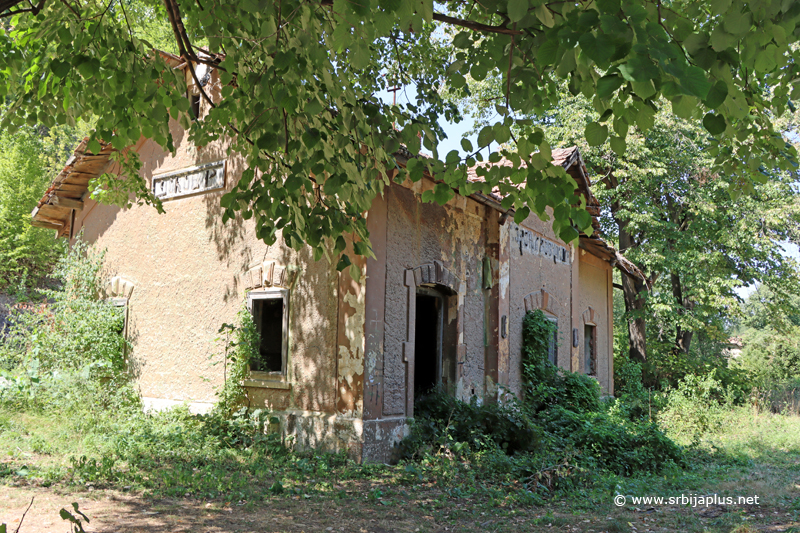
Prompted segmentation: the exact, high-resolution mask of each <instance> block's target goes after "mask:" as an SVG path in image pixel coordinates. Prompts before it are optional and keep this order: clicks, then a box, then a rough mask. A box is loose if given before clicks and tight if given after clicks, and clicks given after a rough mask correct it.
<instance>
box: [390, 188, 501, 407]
mask: <svg viewBox="0 0 800 533" xmlns="http://www.w3.org/2000/svg"><path fill="white" fill-rule="evenodd" d="M432 186H433V185H432V182H430V181H429V180H427V179H425V180H422V181H420V182H417V183H415V184H411V183H406V184H404V186H399V185H392V186H391V187H389V188H387V190H386V193H385V194H386V203H387V206H388V207H387V233H386V235H387V237H386V286H385V291H386V292H385V295H386V297H385V305H386V308H385V339H384V340H385V352H384V362H383V394H382V396H383V405H382V415H383V416H392V415H393V416H403V415H406V414H409V415H410V413H406V411H407V400H408V396H407V390H406V388H407V387H406V374H407V372H406V363H405V362H404V361H403V343H404V342H406V341H407V338H406V335H407V331H408V322H407V320H408V287H406V286H405V285H404V273H405V271H406V270H408V269H413V268H415V267H418V266H420V265H423V264H426V263H431V262H433V261H441V263H442V264H443V265H444V266H445V267H446V268H447V269H448V270H449V271H450V272H451V273H452V274H454V275H455V276H457V277H458V278H459V280H460V281H461V283H462V287H463V293H460V294H458V295H453V296H450V297H449V298H448V299H447V301H448V303H449V309H448V310H447V311H446V314H445V317H446V321H453V320H457V315H458V309H457V308H458V307H459V306H461V308H462V318H461V320H462V322H463V323H462V324H459V326H458V333H457V337H458V338H457V341H456V342H457V344H463V345H464V346H465V349H466V352H465V354H464V355H463V362H460V363H457V364H456V383H455V384H447V385H448V387H450V386H453V385H454V389H455V392H456V395H457V396H458V397H460V398H463V399H468V398H469V397H470V396H473V395H475V396H478V397H479V398H482V397H483V393H484V356H485V349H486V346H485V340H486V337H487V332H486V331H485V328H486V327H487V326H486V324H485V321H484V318H485V316H484V315H485V308H484V306H485V298H486V295H487V294H488V291H485V290H484V289H483V288H482V279H483V277H482V276H483V274H482V261H483V258H484V257H485V256H486V254H487V249H486V246H487V225H488V224H490V222H489V219H488V217H490V216H491V215H496V213H495V212H494V211H492V210H490V209H488V208H486V207H485V206H483V205H482V204H479V203H478V202H475V201H474V200H471V199H467V198H464V197H460V196H457V197H455V198H454V199H453V200H451V202H449V203H448V204H447V205H446V206H439V205H435V204H429V203H421V202H420V199H419V195H421V194H422V192H423V191H425V190H427V189H429V188H431V187H432ZM492 220H495V222H494V223H495V224H496V223H497V222H496V219H492ZM446 328H447V326H446ZM452 348H453V347H452V346H444V347H443V352H444V351H445V350H448V349H452ZM443 356H444V353H443ZM411 394H413V391H412V392H411Z"/></svg>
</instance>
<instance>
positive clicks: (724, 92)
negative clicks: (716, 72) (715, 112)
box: [703, 80, 728, 109]
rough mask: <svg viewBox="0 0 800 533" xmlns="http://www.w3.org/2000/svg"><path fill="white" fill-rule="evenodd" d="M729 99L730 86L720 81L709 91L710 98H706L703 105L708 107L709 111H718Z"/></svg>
mask: <svg viewBox="0 0 800 533" xmlns="http://www.w3.org/2000/svg"><path fill="white" fill-rule="evenodd" d="M727 97H728V84H727V83H725V82H724V81H721V80H720V81H718V82H717V83H715V84H714V86H713V87H711V90H710V91H708V96H706V99H705V100H704V101H703V103H704V104H705V105H706V106H708V108H709V109H716V108H718V107H719V106H721V105H722V104H723V103H724V102H725V99H726V98H727Z"/></svg>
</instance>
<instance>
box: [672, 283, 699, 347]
mask: <svg viewBox="0 0 800 533" xmlns="http://www.w3.org/2000/svg"><path fill="white" fill-rule="evenodd" d="M670 278H671V280H672V296H673V297H674V298H675V301H676V302H677V303H678V316H683V315H684V314H685V313H686V310H687V309H691V308H692V302H691V301H689V300H688V299H686V298H684V297H683V286H682V285H681V277H680V275H679V274H678V273H677V272H673V273H671V274H670ZM693 335H694V332H693V331H687V330H685V329H683V328H682V327H681V325H680V324H678V325H677V326H675V350H676V351H679V352H683V353H687V354H688V353H689V347H690V346H691V344H692V336H693Z"/></svg>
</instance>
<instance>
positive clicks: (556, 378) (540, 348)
mask: <svg viewBox="0 0 800 533" xmlns="http://www.w3.org/2000/svg"><path fill="white" fill-rule="evenodd" d="M555 327H556V326H555V324H554V323H553V322H551V321H550V320H547V318H545V316H544V313H542V311H541V310H538V309H537V310H536V311H534V312H532V313H528V314H527V315H526V316H525V319H524V320H523V322H522V345H523V348H522V377H523V381H524V385H523V397H524V398H525V405H526V407H527V408H528V409H529V410H533V411H539V410H542V409H546V408H548V407H551V406H554V405H561V406H564V407H568V408H571V409H575V410H579V411H597V410H599V409H600V385H599V383H598V382H597V380H595V379H594V378H591V377H589V376H587V375H585V374H579V373H577V372H569V371H564V370H561V369H559V368H558V367H557V366H555V365H554V364H553V363H551V362H550V360H549V359H548V358H547V351H548V343H549V339H550V338H552V336H553V332H554V330H555Z"/></svg>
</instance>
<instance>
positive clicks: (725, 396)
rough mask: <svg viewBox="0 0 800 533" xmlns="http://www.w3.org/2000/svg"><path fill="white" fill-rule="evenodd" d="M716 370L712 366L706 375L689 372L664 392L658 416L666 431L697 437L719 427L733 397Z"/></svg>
mask: <svg viewBox="0 0 800 533" xmlns="http://www.w3.org/2000/svg"><path fill="white" fill-rule="evenodd" d="M715 374H716V371H713V370H712V371H711V372H709V373H708V374H706V375H705V376H694V375H692V374H688V375H686V377H684V378H683V380H681V382H680V383H678V387H677V388H675V389H673V390H671V391H669V392H668V393H667V395H666V404H665V406H664V408H663V409H662V411H661V412H660V413H659V415H658V420H659V423H661V424H662V425H663V426H664V427H665V428H666V429H667V432H668V433H669V434H671V435H675V436H677V437H684V438H690V439H692V440H696V439H698V438H699V437H700V436H701V435H702V434H704V433H708V432H713V431H715V430H716V429H717V428H718V427H719V425H720V424H721V422H722V414H723V410H724V407H725V406H727V407H730V406H731V405H732V403H733V398H732V394H731V392H730V389H728V388H726V387H724V386H723V385H722V383H721V382H720V381H719V380H718V379H716V377H715Z"/></svg>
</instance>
